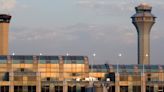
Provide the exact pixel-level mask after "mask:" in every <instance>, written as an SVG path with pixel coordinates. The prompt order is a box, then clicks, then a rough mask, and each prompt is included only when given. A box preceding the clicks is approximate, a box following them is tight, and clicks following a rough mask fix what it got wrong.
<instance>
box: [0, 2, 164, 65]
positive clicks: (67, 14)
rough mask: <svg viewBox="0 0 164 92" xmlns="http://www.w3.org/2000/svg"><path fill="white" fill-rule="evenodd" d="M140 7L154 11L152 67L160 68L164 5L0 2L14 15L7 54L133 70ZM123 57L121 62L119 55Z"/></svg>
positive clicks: (3, 9) (2, 8) (2, 9)
mask: <svg viewBox="0 0 164 92" xmlns="http://www.w3.org/2000/svg"><path fill="white" fill-rule="evenodd" d="M142 2H147V3H149V4H150V5H152V7H153V10H152V13H153V14H154V15H155V16H157V17H158V18H157V23H156V24H155V25H154V26H153V28H152V31H151V63H152V64H164V63H163V62H164V50H163V49H162V48H163V47H164V30H163V29H164V26H163V24H164V0H0V12H1V13H4V12H5V13H9V14H11V15H12V20H11V25H10V33H9V36H10V42H9V44H10V53H13V52H14V53H15V54H25V55H31V54H32V55H39V53H43V55H66V53H67V52H68V53H69V54H70V55H85V56H89V60H90V61H92V60H93V57H92V54H93V53H96V57H95V63H105V62H108V63H110V64H116V62H119V63H121V64H127V63H130V64H136V63H137V32H136V29H135V27H134V26H133V25H132V23H131V19H130V17H131V16H132V15H133V14H134V13H135V9H134V7H135V6H137V5H139V4H140V3H142ZM119 53H122V57H118V54H119Z"/></svg>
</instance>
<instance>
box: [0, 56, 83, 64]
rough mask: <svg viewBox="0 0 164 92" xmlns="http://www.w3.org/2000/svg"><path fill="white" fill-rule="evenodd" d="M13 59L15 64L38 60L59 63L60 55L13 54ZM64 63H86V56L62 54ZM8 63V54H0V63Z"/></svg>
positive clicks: (42, 62)
mask: <svg viewBox="0 0 164 92" xmlns="http://www.w3.org/2000/svg"><path fill="white" fill-rule="evenodd" d="M10 58H11V61H12V63H14V64H18V63H27V64H32V63H33V62H34V61H38V62H39V63H41V64H45V63H55V64H56V63H59V61H60V60H59V56H36V57H34V56H11V57H10ZM62 58H63V60H64V63H66V64H70V63H77V64H83V63H84V56H62ZM4 63H7V56H0V64H4Z"/></svg>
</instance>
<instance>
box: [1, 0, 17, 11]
mask: <svg viewBox="0 0 164 92" xmlns="http://www.w3.org/2000/svg"><path fill="white" fill-rule="evenodd" d="M15 5H16V0H0V9H1V12H8V11H11V10H12V9H13V8H14V7H15Z"/></svg>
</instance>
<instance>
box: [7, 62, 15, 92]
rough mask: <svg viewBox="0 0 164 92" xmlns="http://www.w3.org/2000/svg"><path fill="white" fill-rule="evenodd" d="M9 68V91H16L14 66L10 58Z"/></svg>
mask: <svg viewBox="0 0 164 92" xmlns="http://www.w3.org/2000/svg"><path fill="white" fill-rule="evenodd" d="M8 60H9V61H8V65H9V66H8V70H9V71H10V74H9V80H10V86H9V92H14V73H13V66H12V63H11V62H12V61H11V60H10V59H8Z"/></svg>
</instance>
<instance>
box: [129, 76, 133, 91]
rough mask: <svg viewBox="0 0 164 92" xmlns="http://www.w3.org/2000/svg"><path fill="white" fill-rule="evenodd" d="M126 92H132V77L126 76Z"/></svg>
mask: <svg viewBox="0 0 164 92" xmlns="http://www.w3.org/2000/svg"><path fill="white" fill-rule="evenodd" d="M128 92H133V82H132V76H128Z"/></svg>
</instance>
